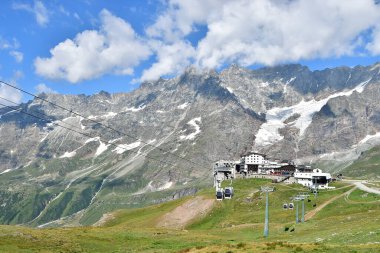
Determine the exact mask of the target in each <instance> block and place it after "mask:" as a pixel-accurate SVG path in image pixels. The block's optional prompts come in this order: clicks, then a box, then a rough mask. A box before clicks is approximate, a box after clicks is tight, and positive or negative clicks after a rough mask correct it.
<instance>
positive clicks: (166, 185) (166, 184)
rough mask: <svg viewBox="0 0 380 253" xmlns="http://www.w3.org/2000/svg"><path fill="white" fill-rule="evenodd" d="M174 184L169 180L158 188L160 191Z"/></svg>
mask: <svg viewBox="0 0 380 253" xmlns="http://www.w3.org/2000/svg"><path fill="white" fill-rule="evenodd" d="M172 185H173V182H167V183H165V184H164V185H163V186H161V187H158V188H157V190H159V191H162V190H166V189H169V188H170V187H172Z"/></svg>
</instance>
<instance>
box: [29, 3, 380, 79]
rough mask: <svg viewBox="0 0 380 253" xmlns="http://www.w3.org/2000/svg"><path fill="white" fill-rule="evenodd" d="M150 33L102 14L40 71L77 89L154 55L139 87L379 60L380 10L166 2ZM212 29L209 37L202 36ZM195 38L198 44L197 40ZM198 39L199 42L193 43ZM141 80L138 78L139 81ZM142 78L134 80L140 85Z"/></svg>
mask: <svg viewBox="0 0 380 253" xmlns="http://www.w3.org/2000/svg"><path fill="white" fill-rule="evenodd" d="M166 3H167V4H166V7H165V10H164V11H163V12H162V13H161V14H159V15H158V16H157V19H156V20H155V22H154V23H153V24H151V25H150V26H148V27H147V28H146V30H145V34H144V35H143V36H144V39H142V38H141V37H140V36H138V35H137V34H136V32H135V31H134V30H133V29H132V27H131V26H130V24H129V23H127V22H126V21H124V20H123V19H121V18H118V17H115V16H113V15H112V14H111V13H110V12H108V11H106V10H103V11H102V12H101V14H100V23H101V26H100V28H99V29H98V30H86V31H83V32H82V33H79V34H77V35H76V36H75V38H74V39H67V40H65V41H63V42H61V43H59V44H58V45H57V46H55V47H54V48H52V49H51V50H50V52H51V57H49V58H37V59H36V60H35V67H36V72H37V73H38V74H40V75H42V76H44V77H48V78H52V79H66V80H68V81H70V82H72V83H76V82H80V81H83V80H88V79H93V78H97V77H99V76H102V75H104V74H109V73H113V74H122V75H129V74H133V70H134V68H135V67H136V66H138V65H139V64H140V63H141V62H142V61H144V60H146V59H148V57H149V56H151V55H152V54H153V55H154V56H155V61H154V62H153V63H152V64H151V66H150V67H148V68H147V69H146V70H144V71H143V74H142V76H141V78H140V80H152V79H156V78H158V77H160V76H163V75H172V74H178V73H179V72H181V71H182V70H183V69H185V68H186V67H187V66H189V65H195V66H196V67H200V68H218V67H221V66H224V65H226V64H230V63H238V64H240V65H243V66H250V65H255V64H262V65H275V64H279V63H285V62H298V61H300V60H309V59H323V58H330V57H341V56H351V55H355V54H359V53H357V52H360V54H363V52H365V53H366V54H372V55H380V46H379V45H380V26H379V25H378V24H380V5H379V4H376V3H375V2H374V1H373V0H346V1H341V0H329V1H322V0H317V1H309V0H292V1H278V0H268V1H263V0H234V1H229V0H192V1H188V0H167V2H166ZM200 27H201V28H202V29H203V28H205V30H206V32H205V34H200V33H198V34H197V33H196V32H197V29H198V28H200ZM192 35H195V36H194V37H199V36H201V38H199V40H197V41H195V43H194V41H192V42H193V43H190V41H189V40H190V39H189V38H191V36H192ZM194 37H193V38H194ZM136 79H137V78H136ZM136 79H135V80H136Z"/></svg>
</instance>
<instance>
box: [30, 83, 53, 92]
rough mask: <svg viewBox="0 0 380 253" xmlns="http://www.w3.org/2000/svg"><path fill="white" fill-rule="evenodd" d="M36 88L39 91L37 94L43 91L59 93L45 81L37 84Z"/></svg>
mask: <svg viewBox="0 0 380 253" xmlns="http://www.w3.org/2000/svg"><path fill="white" fill-rule="evenodd" d="M34 89H35V90H36V91H37V94H41V93H58V92H57V91H55V90H53V89H52V88H50V87H48V86H47V85H46V84H44V83H40V84H38V85H37V86H35V87H34Z"/></svg>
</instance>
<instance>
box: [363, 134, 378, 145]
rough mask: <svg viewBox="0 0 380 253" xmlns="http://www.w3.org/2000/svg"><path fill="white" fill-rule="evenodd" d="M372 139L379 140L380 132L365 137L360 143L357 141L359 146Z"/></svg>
mask: <svg viewBox="0 0 380 253" xmlns="http://www.w3.org/2000/svg"><path fill="white" fill-rule="evenodd" d="M374 138H380V132H378V133H376V134H373V135H367V136H366V137H364V138H363V139H362V140H361V141H359V144H363V143H366V142H368V141H369V140H371V139H374Z"/></svg>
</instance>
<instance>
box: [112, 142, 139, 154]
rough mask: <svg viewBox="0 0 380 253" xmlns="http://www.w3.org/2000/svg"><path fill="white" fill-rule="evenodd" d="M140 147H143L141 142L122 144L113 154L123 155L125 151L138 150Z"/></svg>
mask: <svg viewBox="0 0 380 253" xmlns="http://www.w3.org/2000/svg"><path fill="white" fill-rule="evenodd" d="M140 145H141V141H136V142H133V143H130V144H120V145H118V146H117V147H116V148H115V149H114V150H112V152H116V153H117V154H122V153H124V152H125V151H127V150H131V149H134V148H137V147H139V146H140Z"/></svg>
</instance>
